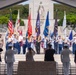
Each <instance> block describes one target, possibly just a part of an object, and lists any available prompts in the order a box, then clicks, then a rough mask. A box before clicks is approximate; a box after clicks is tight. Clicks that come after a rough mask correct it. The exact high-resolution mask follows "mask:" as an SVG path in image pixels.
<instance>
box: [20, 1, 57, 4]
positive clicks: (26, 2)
mask: <svg viewBox="0 0 76 75" xmlns="http://www.w3.org/2000/svg"><path fill="white" fill-rule="evenodd" d="M54 3H57V2H54ZM20 4H22V5H25V4H29V1H25V2H22V3H20Z"/></svg>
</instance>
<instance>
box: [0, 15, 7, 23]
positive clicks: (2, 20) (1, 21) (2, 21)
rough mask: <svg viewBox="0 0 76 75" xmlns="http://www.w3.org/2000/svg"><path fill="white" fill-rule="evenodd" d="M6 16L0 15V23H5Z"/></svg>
mask: <svg viewBox="0 0 76 75" xmlns="http://www.w3.org/2000/svg"><path fill="white" fill-rule="evenodd" d="M7 23H8V18H7V17H6V16H0V24H7Z"/></svg>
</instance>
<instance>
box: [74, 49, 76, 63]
mask: <svg viewBox="0 0 76 75" xmlns="http://www.w3.org/2000/svg"><path fill="white" fill-rule="evenodd" d="M74 62H75V63H76V50H75V56H74Z"/></svg>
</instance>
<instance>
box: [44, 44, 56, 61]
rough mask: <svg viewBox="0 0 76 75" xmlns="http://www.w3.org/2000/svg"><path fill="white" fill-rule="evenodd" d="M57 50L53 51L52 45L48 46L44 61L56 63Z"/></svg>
mask: <svg viewBox="0 0 76 75" xmlns="http://www.w3.org/2000/svg"><path fill="white" fill-rule="evenodd" d="M54 53H55V50H54V49H52V45H50V44H48V49H47V50H46V52H45V58H44V61H54Z"/></svg>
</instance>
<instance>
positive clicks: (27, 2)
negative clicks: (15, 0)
mask: <svg viewBox="0 0 76 75" xmlns="http://www.w3.org/2000/svg"><path fill="white" fill-rule="evenodd" d="M20 4H22V5H25V4H29V1H25V2H22V3H20Z"/></svg>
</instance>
